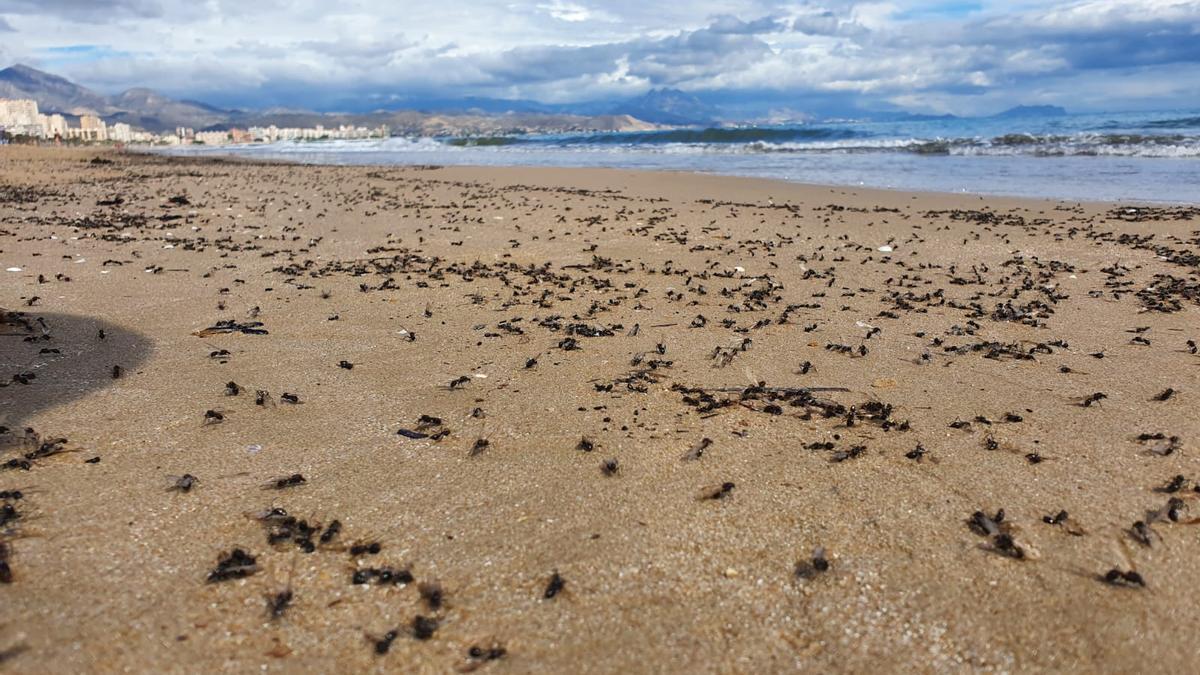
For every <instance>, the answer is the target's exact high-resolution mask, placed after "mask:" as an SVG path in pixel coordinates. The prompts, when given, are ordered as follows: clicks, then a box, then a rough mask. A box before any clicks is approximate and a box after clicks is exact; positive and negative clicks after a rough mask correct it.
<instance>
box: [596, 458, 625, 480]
mask: <svg viewBox="0 0 1200 675" xmlns="http://www.w3.org/2000/svg"><path fill="white" fill-rule="evenodd" d="M620 468H621V465H620V464H618V463H617V460H615V459H606V460H604V462H603V463H602V464H600V472H601V473H603V474H604V475H605V476H615V475H617V471H618V470H619V469H620Z"/></svg>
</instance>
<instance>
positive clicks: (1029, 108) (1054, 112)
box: [992, 105, 1067, 119]
mask: <svg viewBox="0 0 1200 675" xmlns="http://www.w3.org/2000/svg"><path fill="white" fill-rule="evenodd" d="M1066 114H1067V111H1066V110H1065V109H1063V108H1060V107H1058V106H1056V105H1019V106H1017V107H1015V108H1009V109H1008V110H1005V111H1004V112H1002V113H997V114H995V115H992V117H993V118H996V119H1006V118H1013V117H1063V116H1064V115H1066Z"/></svg>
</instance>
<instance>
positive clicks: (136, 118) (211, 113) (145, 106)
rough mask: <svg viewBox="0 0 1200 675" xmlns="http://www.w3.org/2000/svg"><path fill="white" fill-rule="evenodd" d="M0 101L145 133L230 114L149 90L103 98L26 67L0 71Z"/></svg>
mask: <svg viewBox="0 0 1200 675" xmlns="http://www.w3.org/2000/svg"><path fill="white" fill-rule="evenodd" d="M0 98H31V99H33V100H35V101H37V103H38V108H39V109H41V111H42V112H44V113H47V114H49V113H62V114H64V115H68V116H71V117H76V116H79V115H98V116H100V117H102V118H104V121H105V122H108V123H109V124H113V123H116V122H124V123H126V124H129V125H131V126H134V127H139V128H142V129H146V130H147V131H159V132H161V131H169V130H172V129H174V128H175V127H181V126H182V127H205V126H208V125H210V124H216V123H219V122H222V121H225V120H228V119H229V117H230V112H229V111H227V110H221V109H219V108H214V107H212V106H209V105H205V104H203V103H197V102H195V101H176V100H174V99H171V98H167V97H166V96H163V95H162V94H160V93H158V92H156V91H153V90H151V89H143V88H137V89H130V90H128V91H125V92H122V93H120V94H118V95H116V96H105V95H103V94H99V93H96V92H94V91H92V90H91V89H88V88H87V87H81V86H79V85H77V84H75V83H74V82H71V81H70V80H68V79H66V78H63V77H59V76H58V75H51V74H50V73H44V72H42V71H40V70H37V69H35V68H30V67H29V66H26V65H21V64H17V65H15V66H12V67H9V68H5V69H4V70H0Z"/></svg>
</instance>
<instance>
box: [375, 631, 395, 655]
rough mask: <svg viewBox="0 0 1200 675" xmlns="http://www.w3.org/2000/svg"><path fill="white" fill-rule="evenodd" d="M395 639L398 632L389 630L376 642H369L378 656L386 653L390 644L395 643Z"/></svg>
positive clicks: (390, 646)
mask: <svg viewBox="0 0 1200 675" xmlns="http://www.w3.org/2000/svg"><path fill="white" fill-rule="evenodd" d="M397 637H399V633H398V632H396V631H394V630H389V631H388V632H387V633H385V634H384V636H383V637H381V638H379V639H378V640H375V639H372V640H371V641H372V642H373V643H374V645H375V653H376V654H379V655H380V656H382V655H384V654H386V653H388V650H389V649H391V648H392V643H393V642H395V641H396V638H397Z"/></svg>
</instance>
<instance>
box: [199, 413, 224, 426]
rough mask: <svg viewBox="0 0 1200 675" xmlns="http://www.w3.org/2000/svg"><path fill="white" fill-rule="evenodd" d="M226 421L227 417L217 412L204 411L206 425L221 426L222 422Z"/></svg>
mask: <svg viewBox="0 0 1200 675" xmlns="http://www.w3.org/2000/svg"><path fill="white" fill-rule="evenodd" d="M224 421H225V415H223V414H221V413H219V412H217V411H216V410H206V411H204V423H205V424H220V423H221V422H224Z"/></svg>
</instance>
